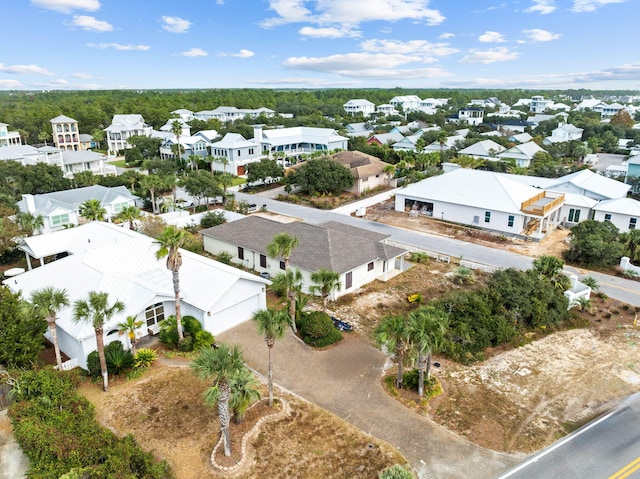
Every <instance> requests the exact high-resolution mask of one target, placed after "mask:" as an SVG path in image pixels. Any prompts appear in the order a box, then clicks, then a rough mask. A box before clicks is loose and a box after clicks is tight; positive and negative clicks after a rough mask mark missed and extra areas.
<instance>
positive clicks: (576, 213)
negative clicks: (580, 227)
mask: <svg viewBox="0 0 640 479" xmlns="http://www.w3.org/2000/svg"><path fill="white" fill-rule="evenodd" d="M579 221H580V210H577V209H575V208H570V209H569V222H570V223H578V222H579Z"/></svg>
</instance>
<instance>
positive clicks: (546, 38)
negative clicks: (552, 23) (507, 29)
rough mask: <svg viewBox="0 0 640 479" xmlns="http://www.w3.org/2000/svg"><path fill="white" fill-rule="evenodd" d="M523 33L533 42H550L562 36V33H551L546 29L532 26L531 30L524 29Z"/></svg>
mask: <svg viewBox="0 0 640 479" xmlns="http://www.w3.org/2000/svg"><path fill="white" fill-rule="evenodd" d="M522 33H524V34H525V36H526V37H527V38H528V39H529V40H531V41H533V42H550V41H551V40H557V39H558V38H560V37H561V36H562V34H560V33H551V32H548V31H546V30H540V29H539V28H532V29H530V30H522Z"/></svg>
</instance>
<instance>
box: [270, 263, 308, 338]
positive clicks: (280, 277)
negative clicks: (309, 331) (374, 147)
mask: <svg viewBox="0 0 640 479" xmlns="http://www.w3.org/2000/svg"><path fill="white" fill-rule="evenodd" d="M271 290H272V291H273V292H274V293H276V294H278V295H279V296H283V295H284V296H285V297H286V298H287V303H288V304H289V317H290V319H291V328H292V329H293V332H294V333H295V332H297V328H296V314H297V308H296V302H297V298H298V294H299V293H300V291H301V290H302V273H301V272H300V270H298V269H295V270H294V269H288V270H286V271H284V273H278V274H277V275H275V276H274V277H273V278H271Z"/></svg>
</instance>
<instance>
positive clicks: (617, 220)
mask: <svg viewBox="0 0 640 479" xmlns="http://www.w3.org/2000/svg"><path fill="white" fill-rule="evenodd" d="M639 218H640V202H639V201H636V200H634V199H632V198H617V199H614V200H603V201H600V202H599V203H598V204H597V205H596V206H595V207H594V208H593V219H594V220H596V221H611V223H613V224H614V225H616V227H617V228H618V229H619V230H620V231H621V232H623V233H627V232H629V231H630V230H635V229H638V226H640V225H638V219H639Z"/></svg>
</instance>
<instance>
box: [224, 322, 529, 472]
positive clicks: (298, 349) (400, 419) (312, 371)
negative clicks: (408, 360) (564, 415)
mask: <svg viewBox="0 0 640 479" xmlns="http://www.w3.org/2000/svg"><path fill="white" fill-rule="evenodd" d="M216 340H218V341H220V342H225V343H229V344H238V345H240V346H241V347H242V349H243V355H244V357H245V359H246V361H247V363H248V364H249V365H250V366H251V367H252V368H253V369H255V370H256V371H258V372H259V373H260V374H262V375H265V376H266V372H267V371H266V368H267V355H268V350H267V346H266V345H265V342H264V339H263V338H261V337H260V336H259V335H258V334H257V331H256V326H255V324H253V322H251V321H248V322H246V323H244V324H242V325H240V326H238V327H236V328H234V329H233V330H231V331H228V332H226V333H223V334H221V335H219V336H217V337H216ZM273 356H274V382H275V383H276V384H277V385H278V386H280V387H282V388H284V389H286V390H288V391H291V392H293V393H295V394H297V395H299V396H301V397H303V398H304V399H306V400H308V401H310V402H312V403H314V404H317V405H318V406H321V407H323V408H325V409H327V410H328V411H330V412H332V413H334V414H336V415H337V416H340V417H341V418H343V419H345V420H346V421H348V422H350V423H352V424H354V425H355V426H357V427H359V428H360V429H362V430H363V431H364V432H365V433H367V434H371V435H372V436H375V437H377V438H379V439H382V440H384V441H387V442H388V443H390V444H392V445H393V446H395V447H396V448H398V450H400V452H402V453H403V454H404V455H405V457H406V458H407V460H408V461H409V462H410V463H411V465H412V466H413V467H414V468H415V470H416V471H417V472H418V475H419V477H420V478H421V479H427V478H428V479H454V478H455V479H459V478H465V479H489V478H492V477H495V476H496V475H497V474H498V473H499V472H501V471H503V470H505V469H507V468H508V467H510V466H512V465H513V464H515V463H517V462H519V461H520V460H522V459H523V458H524V456H514V455H507V454H501V453H496V452H493V451H489V450H487V449H483V448H480V447H478V446H475V445H473V444H471V443H469V442H467V441H465V440H463V439H461V438H459V437H458V436H456V435H454V434H452V433H450V432H448V431H446V430H444V428H442V427H440V426H438V425H436V424H434V423H433V422H432V421H430V420H428V419H426V418H424V417H422V416H420V415H419V414H416V413H415V412H413V411H411V410H409V409H407V408H406V407H404V406H402V405H401V404H400V403H399V402H397V401H396V400H394V399H392V398H391V397H389V395H388V394H387V393H386V392H385V391H384V390H383V389H382V386H381V384H380V379H381V377H382V373H383V368H384V364H385V361H386V360H387V357H386V356H385V355H384V354H382V353H381V352H380V351H378V350H376V349H375V348H373V347H371V346H370V345H369V343H368V341H367V339H366V338H364V337H362V336H360V335H359V334H358V333H352V334H348V335H346V336H345V339H344V340H343V341H341V342H340V343H339V344H338V345H336V346H334V347H332V348H330V349H327V350H325V351H315V350H314V349H312V348H310V347H308V346H307V345H305V344H304V343H302V342H301V341H299V340H298V339H297V338H295V337H294V336H293V334H291V333H290V332H289V333H287V336H286V337H285V338H284V339H282V340H279V341H277V342H276V345H275V347H274V350H273Z"/></svg>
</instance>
